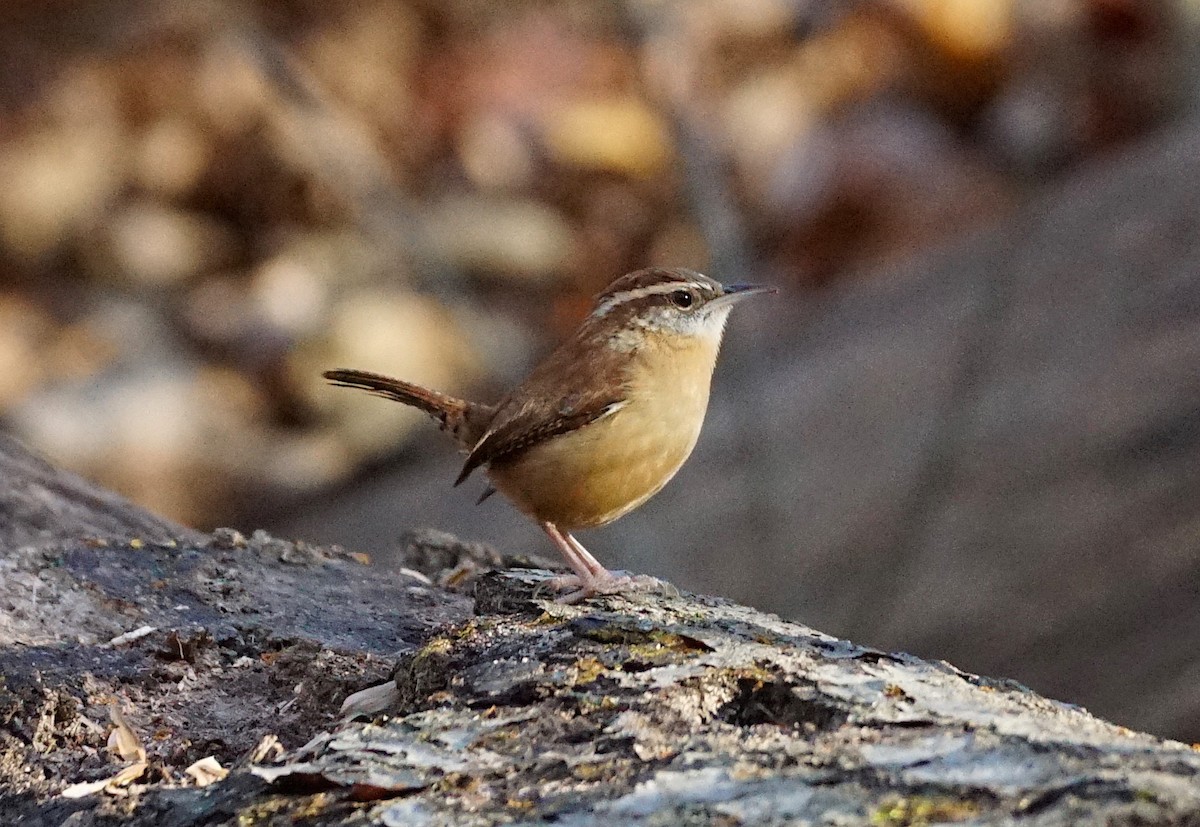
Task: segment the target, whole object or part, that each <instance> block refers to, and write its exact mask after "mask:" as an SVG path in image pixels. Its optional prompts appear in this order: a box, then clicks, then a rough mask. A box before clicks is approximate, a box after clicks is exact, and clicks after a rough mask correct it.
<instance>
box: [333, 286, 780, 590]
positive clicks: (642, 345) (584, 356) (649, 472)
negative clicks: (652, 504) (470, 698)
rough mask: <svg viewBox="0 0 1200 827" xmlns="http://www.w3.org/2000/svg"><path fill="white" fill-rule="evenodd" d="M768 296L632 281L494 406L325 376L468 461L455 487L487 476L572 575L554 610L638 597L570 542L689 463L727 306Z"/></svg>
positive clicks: (363, 378) (343, 372) (740, 289)
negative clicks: (430, 432) (419, 415)
mask: <svg viewBox="0 0 1200 827" xmlns="http://www.w3.org/2000/svg"><path fill="white" fill-rule="evenodd" d="M773 292H775V290H774V288H771V287H763V286H758V285H751V284H733V285H728V286H727V285H722V284H721V283H720V282H718V281H716V280H714V279H712V278H709V277H708V276H704V275H701V274H700V273H697V272H694V271H692V270H688V269H683V268H660V267H652V268H648V269H643V270H638V271H635V272H632V273H628V274H626V275H624V276H621V277H620V278H618V279H616V280H615V281H613V282H612V283H611V284H610V285H608V287H607V288H605V290H604V291H603V292H601V293H600V294H599V295H598V296H596V298H595V301H594V304H593V306H592V309H591V312H590V313H589V315H588V316H587V317H586V318H585V319H584V320H583V322H582V323H581V324H580V326H579V327H578V329H577V330H576V331H575V333H574V334H573V335H571V336H570V337H569V338H567V339H566V340H565V341H563V342H562V344H560V345H559V346H558V347H557V348H556V349H555V350H553V351H552V352H551V353H550V354H549V355H548V356H547V357H546V358H545V359H543V360H542V361H541V362H540V363H539V364H538V365H537V366H536V367H535V368H534V369H533V370H532V372H530V373H529V374H528V376H527V377H526V378H525V379H524V380H523V381H522V382H520V383H519V384H518V385H517V386H516V387H515V388H513V389H512V390H511V391H510V392H509V393H508V394H506V395H505V396H504V397H502V398H501V399H500V400H499V401H498V402H495V403H493V404H485V403H480V402H472V401H468V400H465V399H460V398H457V397H454V396H450V395H448V394H445V393H441V392H439V391H436V390H430V389H427V388H423V387H420V386H419V385H414V384H412V383H410V382H405V381H402V380H400V379H393V378H391V377H388V376H383V375H381V374H378V373H371V372H368V371H362V370H352V369H337V370H329V371H325V372H324V374H323V376H324V378H325V379H326V380H328V381H329V382H330V383H331V384H333V385H336V386H339V387H348V388H357V389H361V390H365V391H368V392H370V393H372V394H375V395H377V396H381V397H384V398H386V399H390V400H394V401H396V402H400V403H403V404H405V405H409V406H411V407H414V408H417V409H418V410H421V411H424V412H425V413H426V414H428V415H429V416H430V417H432V418H433V419H434V420H435V421H436V422H437V423H438V425H439V426H440V427H441V429H442V430H443V431H445V432H446V433H447V434H449V435H450V436H451V437H452V438H453V439H454V440H455V441H456V442H457V443H458V445H459V447H460V448H461V450H463V451H464V452H465V453H466V461H465V462H464V464H463V466H462V470H461V472H460V473H459V475H458V478H457V479H456V480H455V481H454V484H455V485H456V486H457V485H460V484H462V483H463V482H464V481H465V480H466V479H467V478H468V477H470V475H471V474H472V472H474V471H475V470H477V469H483V470H484V471H485V472H486V473H487V476H488V478H489V486H488V488H487V489H486V490H485V491H484V493H483V495H482V496H481V497H480V498H479V502H482V501H483V500H484V499H486V498H487V497H488V496H490V495H491V494H492V493H494V492H496V491H499V492H500V493H501V494H502V495H504V496H505V497H506V498H507V499H508V500H509V501H510V502H511V503H512V504H513V505H514V506H515V507H516V508H517V509H518V510H519V511H521V512H522V513H524V514H526V515H528V516H529V517H531V518H532V519H533V520H534V521H535V522H536V523H537V524H538V525H539V526H540V527H541V528H542V530H543V531H545V533H546V534H547V535H548V536H549V537H550V539H551V541H552V542H553V543H554V545H555V547H556V548H557V549H558V551H559V552H560V553H561V555H562V557H563V558H564V560H565V561H566V562H567V564H568V565H569V566H570V567H571V570H572V571H573V572H574V574H573V575H565V576H563V577H560V578H557V579H556V581H555V583H554V585H555V587H556V588H558V589H560V590H562V591H565V592H566V593H565V594H563V595H561V596H560V597H559V598H558V599H559V600H560V601H561V602H564V603H575V602H578V601H580V600H583V599H586V598H588V597H591V596H593V595H598V594H612V593H619V592H622V591H626V590H634V589H638V588H643V587H645V585H646V583H647V581H650V582H653V583H658V581H656V580H654V579H653V578H645V577H641V578H639V577H634V576H631V575H628V574H626V573H619V572H618V573H614V572H612V571H609V570H608V569H607V568H605V567H604V566H603V565H602V564H601V563H600V561H598V560H597V559H596V558H595V557H594V556H592V554H591V553H590V552H588V550H587V549H586V548H584V547H583V545H582V544H581V543H580V542H579V541H578V540H576V539H575V537H574V536H573V534H572V532H574V531H577V530H579V529H588V528H596V527H599V526H603V525H607V524H609V523H611V522H613V521H614V520H616V519H618V518H620V517H622V516H624V515H626V514H628V513H629V512H630V511H632V510H634V509H635V508H637V507H639V506H640V505H642V504H643V503H645V502H646V501H647V500H648V499H650V498H651V497H653V496H654V495H655V494H657V493H658V492H659V491H660V490H661V489H662V488H663V486H665V485H666V484H667V483H668V482H669V481H670V480H671V478H672V477H674V476H675V473H676V472H677V471H678V470H679V468H680V467H681V466H682V465H683V463H684V461H685V460H686V459H687V458H688V456H689V455H690V454H691V453H692V449H693V448H694V447H695V445H696V441H697V439H698V438H699V436H700V429H701V426H702V425H703V422H704V416H705V412H706V410H707V408H708V398H709V389H710V386H711V382H712V374H713V369H714V367H715V366H716V360H717V354H718V351H719V350H720V346H721V339H722V337H723V334H724V330H725V323H726V321H727V319H728V317H729V313H730V311H731V310H732V309H733V306H734V304H736V303H738V302H740V301H742V300H743V299H745V298H747V297H749V296H754V295H759V294H763V293H773Z"/></svg>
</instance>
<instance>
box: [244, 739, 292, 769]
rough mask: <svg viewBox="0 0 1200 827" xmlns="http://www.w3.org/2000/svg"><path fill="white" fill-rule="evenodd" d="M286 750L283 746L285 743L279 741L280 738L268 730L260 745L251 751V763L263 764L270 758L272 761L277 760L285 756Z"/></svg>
mask: <svg viewBox="0 0 1200 827" xmlns="http://www.w3.org/2000/svg"><path fill="white" fill-rule="evenodd" d="M285 752H287V750H285V749H284V748H283V744H281V743H279V738H278V737H276V736H275V735H274V734H273V733H269V732H268V733H267V734H266V735H264V736H263V737H262V740H261V741H259V742H258V746H256V747H255V748H254V751H253V752H251V753H250V763H251V764H261V763H262V762H263V761H266V760H267V759H268V758H269V759H270V760H272V761H277V760H279V759H280V758H282V757H283V754H284V753H285Z"/></svg>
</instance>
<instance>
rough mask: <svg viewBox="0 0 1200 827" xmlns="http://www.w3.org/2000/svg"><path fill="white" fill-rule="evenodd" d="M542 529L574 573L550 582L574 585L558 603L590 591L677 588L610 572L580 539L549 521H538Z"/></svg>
mask: <svg viewBox="0 0 1200 827" xmlns="http://www.w3.org/2000/svg"><path fill="white" fill-rule="evenodd" d="M541 526H542V530H543V531H545V532H546V534H548V535H550V539H551V540H553V541H554V545H556V546H557V547H558V550H559V552H560V553H561V554H562V556H563V557H564V558H565V559H566V561H567V563H568V564H569V565H570V566H571V569H572V570H573V571H574V572H575V574H574V575H569V574H568V575H564V576H562V577H556V578H554V580H553V581H552V583H553V585H555V586H557V587H560V588H574V589H575V591H572V592H568V593H567V594H564V595H562V596H561V597H559V598H558V602H559V603H578V602H579V601H580V600H583V599H585V598H588V597H591V596H592V595H594V594H616V593H618V592H623V591H659V592H662V593H664V594H678V593H679V592H678V591H677V590H676V589H675V587H674V586H671V585H670V584H669V583H664V582H663V581H661V580H658V579H656V578H654V577H645V576H641V577H634V576H631V575H629V574H628V573H626V572H621V573H618V574H614V573H613V572H611V571H609V570H608V569H606V568H604V566H603V565H602V564H601V563H600V561H599V560H597V559H596V558H595V557H593V556H592V554H591V552H589V551H588V550H587V549H586V548H584V547H583V543H581V542H579V541H578V540H576V539H575V538H574V537H572V536H571V535H570V534H568V533H567V532H565V531H562V530H561V529H559V527H558V526H556V525H554V524H553V523H542V524H541Z"/></svg>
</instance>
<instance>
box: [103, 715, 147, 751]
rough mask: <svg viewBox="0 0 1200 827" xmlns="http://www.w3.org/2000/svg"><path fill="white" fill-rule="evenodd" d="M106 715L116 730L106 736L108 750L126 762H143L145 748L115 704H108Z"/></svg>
mask: <svg viewBox="0 0 1200 827" xmlns="http://www.w3.org/2000/svg"><path fill="white" fill-rule="evenodd" d="M108 715H109V717H110V718H112V722H113V723H114V724H116V728H115V729H114V730H113V731H112V733H111V734H110V735H109V736H108V748H109V749H111V750H114V751H115V752H116V753H117V755H119V756H121V757H122V758H124V759H125V760H126V761H135V760H136V761H142V762H144V761H145V760H146V748H145V747H143V746H142V741H141V739H140V738H138V736H137V733H136V732H134V731H133V727H131V726H130V725H129V721H128V720H126V718H125V715H124V714H123V713H122V712H121V709H120V707H118V706H117V705H116V704H115V703H113V704H110V705H109V707H108Z"/></svg>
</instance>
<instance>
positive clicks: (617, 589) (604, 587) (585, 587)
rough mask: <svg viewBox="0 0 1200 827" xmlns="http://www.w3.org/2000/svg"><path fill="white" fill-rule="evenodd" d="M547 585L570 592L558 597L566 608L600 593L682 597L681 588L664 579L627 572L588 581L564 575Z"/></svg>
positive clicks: (572, 575)
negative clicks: (652, 594)
mask: <svg viewBox="0 0 1200 827" xmlns="http://www.w3.org/2000/svg"><path fill="white" fill-rule="evenodd" d="M546 585H547V586H548V587H549V588H551V589H553V590H555V591H565V590H569V591H567V593H566V594H560V595H559V596H558V597H556V598H555V601H556V602H558V603H564V604H567V605H570V604H574V603H579V602H580V601H583V600H586V599H587V598H589V597H595V596H596V595H601V594H631V593H654V594H659V595H662V596H664V597H678V596H679V589H677V588H675V587H674V586H673V585H671V584H670V583H668V582H667V581H665V580H659V579H658V578H657V577H651V576H650V575H648V574H631V573H630V572H627V571H605V572H604V573H603V574H599V575H597V576H595V577H589V578H583V577H580V576H579V575H577V574H563V575H559V576H558V577H555V578H553V579H552V580H549V581H547V582H546Z"/></svg>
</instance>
